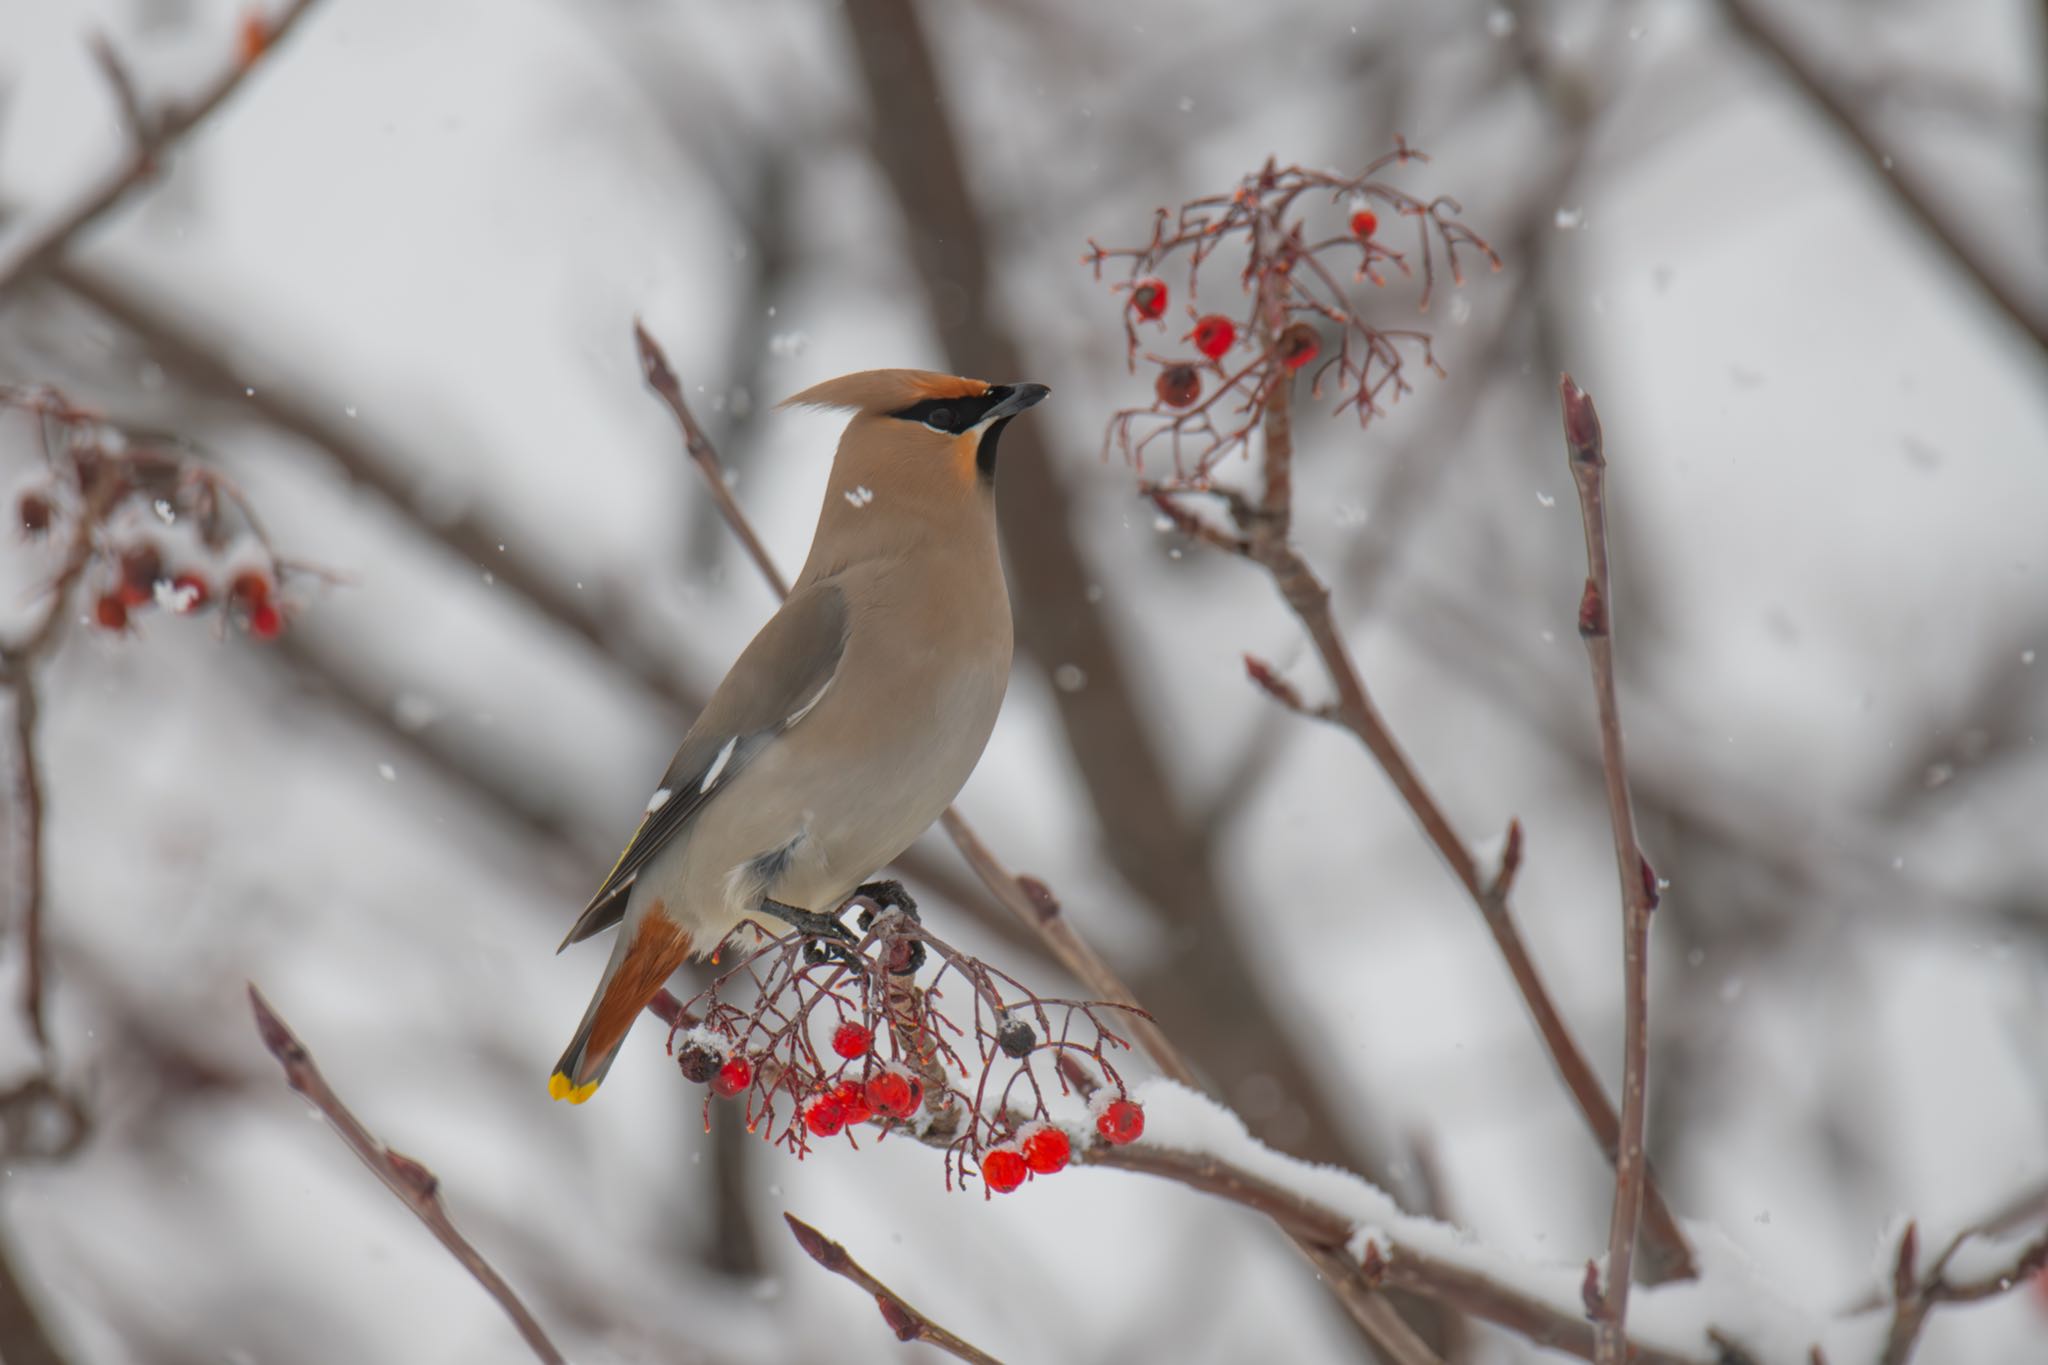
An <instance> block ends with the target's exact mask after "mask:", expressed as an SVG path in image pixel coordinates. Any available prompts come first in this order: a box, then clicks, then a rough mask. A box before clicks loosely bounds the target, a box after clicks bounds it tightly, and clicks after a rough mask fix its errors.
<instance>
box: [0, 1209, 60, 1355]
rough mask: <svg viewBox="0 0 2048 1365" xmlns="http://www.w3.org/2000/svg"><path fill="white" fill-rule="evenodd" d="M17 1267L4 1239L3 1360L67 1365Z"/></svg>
mask: <svg viewBox="0 0 2048 1365" xmlns="http://www.w3.org/2000/svg"><path fill="white" fill-rule="evenodd" d="M21 1281H22V1277H21V1271H20V1270H19V1268H18V1267H17V1266H16V1265H15V1261H14V1255H13V1248H12V1247H10V1246H9V1245H8V1244H7V1241H6V1239H4V1238H0V1360H4V1361H6V1362H7V1365H65V1362H66V1361H67V1360H68V1359H69V1357H67V1356H66V1355H65V1354H64V1352H63V1351H62V1350H60V1349H58V1346H57V1343H56V1341H55V1339H54V1338H53V1337H52V1336H51V1334H50V1329H49V1327H48V1326H47V1325H46V1324H45V1323H44V1322H43V1320H42V1318H41V1316H40V1315H38V1313H37V1312H36V1304H35V1300H34V1298H33V1297H31V1296H30V1294H29V1292H28V1287H27V1286H26V1285H24V1284H23V1283H22V1282H21Z"/></svg>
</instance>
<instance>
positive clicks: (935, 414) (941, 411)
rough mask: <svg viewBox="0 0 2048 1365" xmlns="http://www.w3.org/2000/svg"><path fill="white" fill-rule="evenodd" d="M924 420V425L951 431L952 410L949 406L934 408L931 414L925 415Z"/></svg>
mask: <svg viewBox="0 0 2048 1365" xmlns="http://www.w3.org/2000/svg"><path fill="white" fill-rule="evenodd" d="M924 421H925V425H926V426H931V427H937V428H938V429H939V430H940V431H951V430H952V429H953V410H952V409H951V408H934V409H933V410H932V413H931V415H930V416H928V417H926V418H925V419H924Z"/></svg>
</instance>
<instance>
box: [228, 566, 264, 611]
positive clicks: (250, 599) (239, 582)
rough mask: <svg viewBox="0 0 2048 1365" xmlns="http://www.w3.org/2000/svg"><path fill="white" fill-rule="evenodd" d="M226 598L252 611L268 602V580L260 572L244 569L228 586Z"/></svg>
mask: <svg viewBox="0 0 2048 1365" xmlns="http://www.w3.org/2000/svg"><path fill="white" fill-rule="evenodd" d="M228 596H229V597H232V598H233V599H234V600H235V601H236V602H239V603H240V604H241V605H243V606H245V607H247V608H249V609H250V610H252V611H253V610H255V609H256V608H257V607H259V606H262V605H263V604H264V603H265V602H268V601H269V600H270V579H269V578H268V577H266V576H265V575H264V574H263V573H262V572H261V571H260V570H257V569H244V570H242V571H241V572H240V573H238V574H236V575H235V577H234V580H233V581H232V582H230V583H229V584H228Z"/></svg>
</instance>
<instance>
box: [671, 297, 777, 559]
mask: <svg viewBox="0 0 2048 1365" xmlns="http://www.w3.org/2000/svg"><path fill="white" fill-rule="evenodd" d="M633 342H634V345H635V346H636V347H637V348H638V349H639V352H640V373H641V374H642V375H643V376H645V378H646V380H647V387H648V388H650V389H653V390H654V392H655V396H656V397H658V398H660V399H661V401H662V402H663V403H664V404H666V405H667V407H668V410H669V411H670V412H671V413H673V414H674V415H675V419H676V425H677V426H678V427H681V428H682V433H683V453H684V454H686V455H688V456H689V457H690V459H691V461H692V462H693V463H694V464H695V465H696V466H697V471H698V472H699V473H700V474H702V475H703V476H704V483H705V486H706V487H708V488H709V489H710V490H711V496H712V498H713V500H714V501H716V502H717V503H718V511H719V514H720V515H721V516H723V517H724V518H725V524H726V525H727V526H728V527H730V528H731V529H732V533H733V534H734V535H735V536H738V537H739V542H740V544H741V545H743V546H744V547H746V551H747V555H748V557H749V558H750V559H752V560H753V561H754V567H755V568H757V569H759V570H760V571H761V577H763V578H765V579H767V580H768V586H769V587H771V588H773V589H775V595H776V596H777V597H787V596H789V583H788V581H787V580H785V579H784V578H783V576H782V572H781V570H779V569H777V568H776V567H775V561H774V560H773V559H771V558H769V556H768V547H767V546H765V545H763V544H762V543H761V538H760V537H759V536H758V535H756V534H754V528H753V526H752V525H750V524H749V523H748V521H747V519H746V518H745V517H743V516H741V515H740V508H739V504H738V503H736V502H734V501H733V497H732V490H731V489H730V488H728V487H726V484H725V468H724V466H722V465H721V464H720V463H719V461H718V451H717V450H716V449H714V448H713V447H712V444H711V438H710V437H708V436H706V435H705V434H704V428H702V427H700V426H698V425H697V416H696V414H695V413H693V412H691V411H690V405H689V403H688V402H687V401H685V400H684V398H683V386H682V385H681V384H680V383H678V382H677V381H676V372H675V371H674V370H672V369H670V368H669V363H668V357H667V356H665V355H663V354H662V351H661V347H660V346H658V345H656V344H655V341H654V338H653V337H652V336H649V335H648V332H647V329H646V328H645V327H643V326H641V325H640V320H639V319H638V318H635V319H634V320H633Z"/></svg>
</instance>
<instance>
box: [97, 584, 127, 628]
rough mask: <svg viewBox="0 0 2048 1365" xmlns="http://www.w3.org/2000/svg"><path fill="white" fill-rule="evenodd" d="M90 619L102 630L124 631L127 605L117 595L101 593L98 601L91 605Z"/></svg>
mask: <svg viewBox="0 0 2048 1365" xmlns="http://www.w3.org/2000/svg"><path fill="white" fill-rule="evenodd" d="M92 619H93V620H94V621H96V622H98V623H99V626H100V628H101V629H102V630H126V629H127V628H128V604H127V603H126V602H123V601H122V600H121V597H120V594H119V593H111V592H106V593H101V594H100V599H99V601H97V602H95V603H93V605H92Z"/></svg>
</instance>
